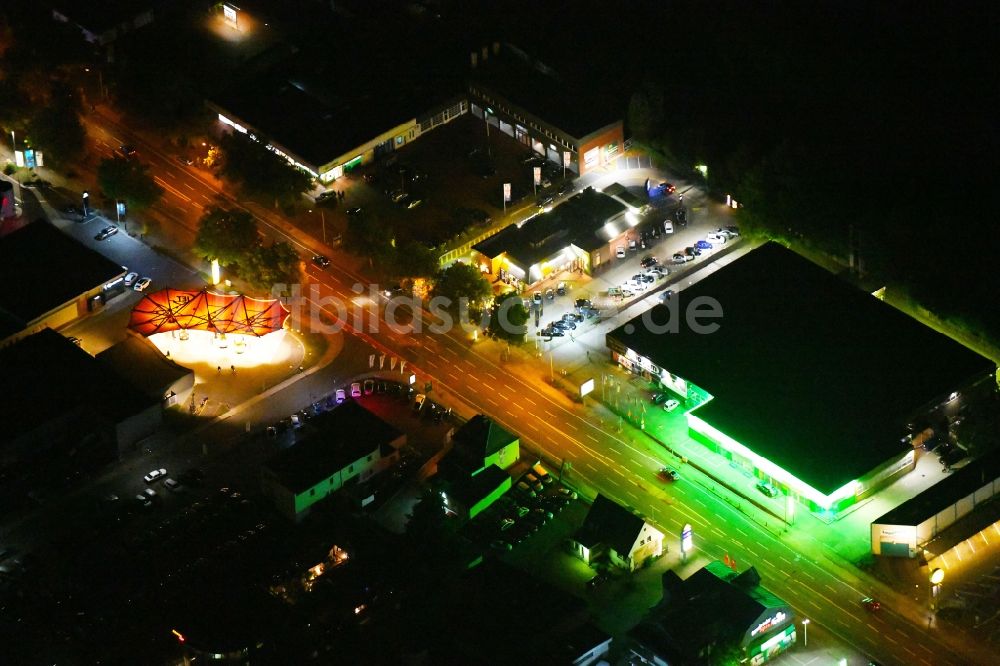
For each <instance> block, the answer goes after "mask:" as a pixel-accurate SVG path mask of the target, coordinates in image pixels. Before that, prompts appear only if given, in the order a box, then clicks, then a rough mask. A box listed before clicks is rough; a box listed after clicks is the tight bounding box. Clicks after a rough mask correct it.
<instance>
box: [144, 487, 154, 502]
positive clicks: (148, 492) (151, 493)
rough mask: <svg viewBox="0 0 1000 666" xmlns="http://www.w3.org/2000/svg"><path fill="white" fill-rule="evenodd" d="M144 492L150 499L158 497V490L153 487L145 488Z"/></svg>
mask: <svg viewBox="0 0 1000 666" xmlns="http://www.w3.org/2000/svg"><path fill="white" fill-rule="evenodd" d="M142 494H143V495H145V496H146V497H148V498H149V499H153V498H155V497H156V491H155V490H153V489H152V488H143V489H142Z"/></svg>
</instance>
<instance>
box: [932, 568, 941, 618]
mask: <svg viewBox="0 0 1000 666" xmlns="http://www.w3.org/2000/svg"><path fill="white" fill-rule="evenodd" d="M943 580H944V571H942V570H941V569H935V570H934V571H932V572H931V609H932V610H934V609H935V608H936V606H937V597H938V594H940V593H941V582H942V581H943Z"/></svg>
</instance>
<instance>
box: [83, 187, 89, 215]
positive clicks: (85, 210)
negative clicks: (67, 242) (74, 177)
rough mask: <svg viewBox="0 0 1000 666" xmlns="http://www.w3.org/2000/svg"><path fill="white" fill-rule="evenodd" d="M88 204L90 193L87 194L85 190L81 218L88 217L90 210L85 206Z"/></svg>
mask: <svg viewBox="0 0 1000 666" xmlns="http://www.w3.org/2000/svg"><path fill="white" fill-rule="evenodd" d="M89 203H90V192H88V191H87V190H84V191H83V216H84V217H87V216H88V215H90V209H89V208H88V206H87V204H89Z"/></svg>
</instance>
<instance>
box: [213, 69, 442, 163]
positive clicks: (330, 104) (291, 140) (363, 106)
mask: <svg viewBox="0 0 1000 666" xmlns="http://www.w3.org/2000/svg"><path fill="white" fill-rule="evenodd" d="M420 60H421V59H419V58H410V59H408V60H407V59H405V58H403V57H402V56H400V55H393V54H390V55H387V54H385V53H380V55H379V57H377V58H376V57H369V56H365V55H357V56H356V57H354V58H353V59H351V60H350V61H349V62H342V61H339V60H332V59H331V60H329V61H327V62H325V61H322V60H317V59H313V58H308V57H306V56H305V54H299V55H298V56H295V57H293V58H291V59H286V60H284V61H283V62H281V63H278V64H276V65H274V66H273V67H271V68H270V69H269V70H267V71H265V72H263V73H261V72H257V71H253V72H248V73H247V74H246V75H245V76H244V77H243V78H241V79H239V80H237V81H235V82H234V83H233V84H232V85H230V86H229V87H227V88H225V89H223V90H220V91H218V92H217V93H215V94H213V95H212V96H211V97H210V101H211V102H212V103H214V104H216V105H217V106H218V107H220V108H221V109H223V110H224V111H226V112H229V113H231V114H232V115H233V116H235V118H233V119H234V120H240V121H242V122H244V123H246V124H248V125H250V126H252V127H253V128H255V129H256V131H257V132H259V133H261V134H262V135H263V137H264V138H266V139H267V140H269V141H271V142H274V143H276V144H278V145H280V146H281V147H283V148H284V149H286V150H288V151H290V152H292V153H294V154H295V156H297V157H299V158H300V159H302V160H304V161H305V162H307V163H308V164H309V165H312V166H314V167H317V168H318V167H321V166H323V165H324V164H327V163H328V162H330V161H332V160H334V159H336V158H338V157H340V156H342V155H345V154H347V153H348V152H350V151H352V150H354V149H356V148H358V147H359V146H361V145H363V144H364V143H366V142H368V141H371V140H372V139H374V138H375V137H377V136H378V135H380V134H382V133H384V132H388V131H389V130H391V129H392V128H394V127H396V126H397V125H400V124H402V123H404V122H407V121H408V120H413V119H415V118H418V117H420V116H422V115H423V114H424V113H426V112H427V111H429V110H431V109H432V108H434V107H435V106H437V105H441V104H443V103H444V102H445V101H447V100H448V99H449V98H451V97H454V96H456V95H458V94H459V93H460V92H461V89H460V87H459V86H458V85H457V83H456V84H455V85H454V86H452V85H450V84H449V83H448V80H447V78H446V79H445V81H444V82H442V81H441V80H440V79H439V78H435V76H434V74H433V72H425V71H422V70H421V69H420V68H419V67H417V64H418V63H419V62H420ZM261 91H267V94H261Z"/></svg>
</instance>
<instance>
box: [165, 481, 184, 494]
mask: <svg viewBox="0 0 1000 666" xmlns="http://www.w3.org/2000/svg"><path fill="white" fill-rule="evenodd" d="M163 485H164V486H166V487H167V490H171V491H174V492H176V491H178V490H180V489H181V483H180V481H177V480H176V479H166V480H165V481H164V482H163Z"/></svg>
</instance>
